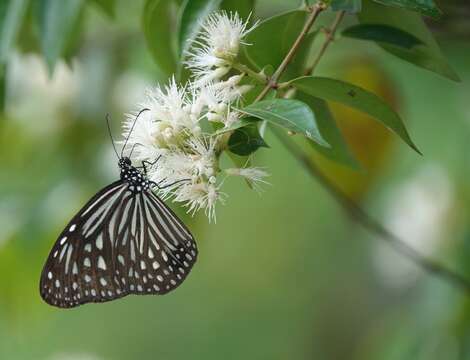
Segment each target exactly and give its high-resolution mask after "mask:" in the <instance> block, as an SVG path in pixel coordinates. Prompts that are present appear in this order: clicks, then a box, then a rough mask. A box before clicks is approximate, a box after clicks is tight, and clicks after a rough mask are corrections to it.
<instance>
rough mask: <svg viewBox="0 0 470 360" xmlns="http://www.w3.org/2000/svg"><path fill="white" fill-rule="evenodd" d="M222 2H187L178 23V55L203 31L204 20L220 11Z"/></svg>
mask: <svg viewBox="0 0 470 360" xmlns="http://www.w3.org/2000/svg"><path fill="white" fill-rule="evenodd" d="M221 1H222V0H185V2H184V3H183V5H182V10H181V13H180V16H179V21H178V24H179V25H178V29H179V30H178V55H179V57H180V58H183V57H184V53H185V51H186V50H188V48H189V46H190V45H191V40H194V39H195V38H196V36H197V35H198V33H199V30H200V29H201V26H202V23H203V21H204V19H205V18H206V17H207V15H209V14H210V13H211V12H212V11H214V10H216V9H218V7H219V5H220V3H221Z"/></svg>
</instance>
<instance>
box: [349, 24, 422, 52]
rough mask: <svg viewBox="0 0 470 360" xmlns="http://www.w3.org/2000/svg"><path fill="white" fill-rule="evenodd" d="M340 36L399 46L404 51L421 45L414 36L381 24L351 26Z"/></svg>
mask: <svg viewBox="0 0 470 360" xmlns="http://www.w3.org/2000/svg"><path fill="white" fill-rule="evenodd" d="M341 34H342V35H343V36H346V37H350V38H354V39H360V40H372V41H377V42H379V43H382V44H389V45H395V46H400V47H403V48H406V49H411V48H412V47H414V46H416V45H420V44H422V43H423V42H422V41H421V40H420V39H418V38H417V37H416V36H414V35H412V34H410V33H408V32H406V31H403V30H401V29H397V28H395V27H393V26H389V25H381V24H359V25H353V26H351V27H349V28H347V29H344V30H343V31H342V33H341Z"/></svg>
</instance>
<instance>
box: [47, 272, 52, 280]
mask: <svg viewBox="0 0 470 360" xmlns="http://www.w3.org/2000/svg"><path fill="white" fill-rule="evenodd" d="M47 277H48V278H49V280H50V279H52V273H51V272H50V271H49V272H48V273H47Z"/></svg>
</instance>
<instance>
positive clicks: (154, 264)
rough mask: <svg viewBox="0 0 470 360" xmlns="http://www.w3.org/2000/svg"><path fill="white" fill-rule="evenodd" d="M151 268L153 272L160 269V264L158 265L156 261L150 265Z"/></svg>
mask: <svg viewBox="0 0 470 360" xmlns="http://www.w3.org/2000/svg"><path fill="white" fill-rule="evenodd" d="M152 267H153V268H154V269H155V270H157V269H158V268H159V267H160V264H159V263H158V261H154V262H153V263H152Z"/></svg>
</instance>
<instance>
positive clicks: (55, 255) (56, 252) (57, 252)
mask: <svg viewBox="0 0 470 360" xmlns="http://www.w3.org/2000/svg"><path fill="white" fill-rule="evenodd" d="M57 254H59V250H56V251H54V257H55V258H56V257H57Z"/></svg>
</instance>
